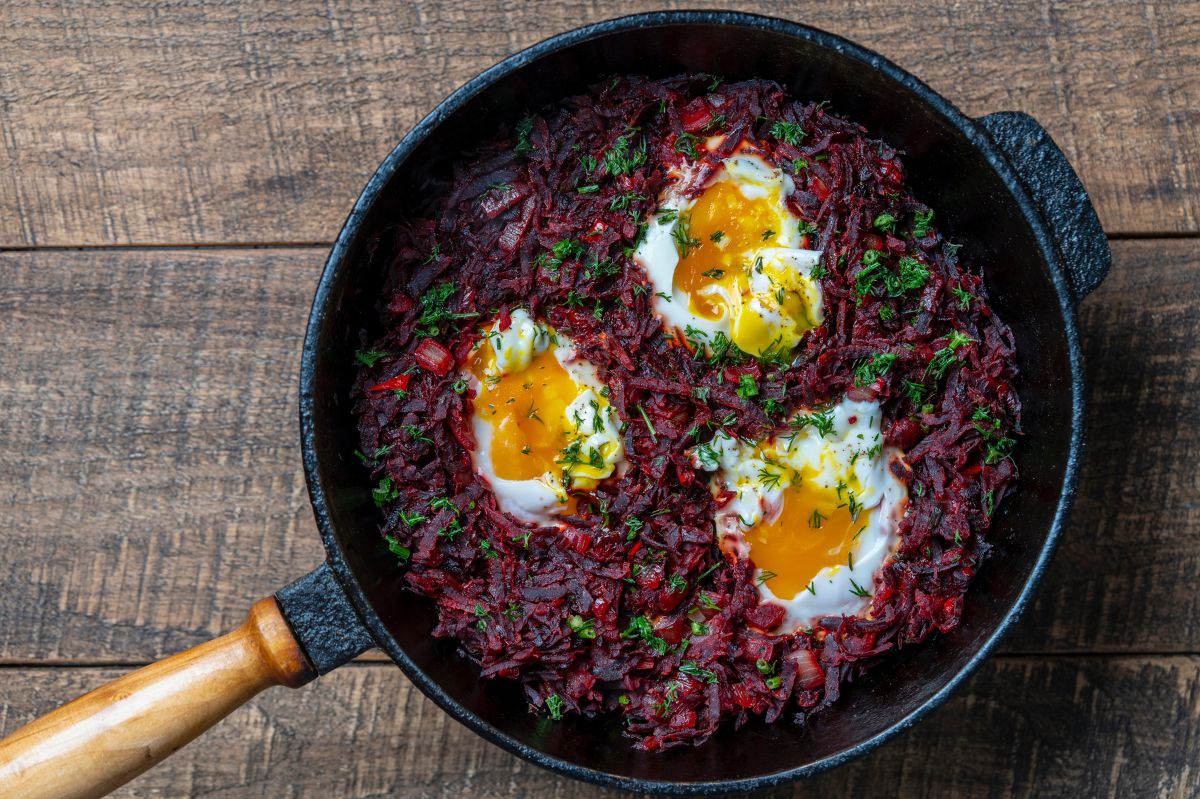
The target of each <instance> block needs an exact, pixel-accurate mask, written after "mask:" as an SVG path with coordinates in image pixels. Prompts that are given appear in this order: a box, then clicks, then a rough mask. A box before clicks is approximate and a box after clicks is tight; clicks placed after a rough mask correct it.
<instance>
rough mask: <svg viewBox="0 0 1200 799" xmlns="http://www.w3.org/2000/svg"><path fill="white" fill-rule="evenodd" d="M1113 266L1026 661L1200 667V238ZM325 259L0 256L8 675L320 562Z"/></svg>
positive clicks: (137, 656) (168, 642)
mask: <svg viewBox="0 0 1200 799" xmlns="http://www.w3.org/2000/svg"><path fill="white" fill-rule="evenodd" d="M1115 257H1116V263H1115V264H1114V267H1113V271H1112V275H1111V276H1110V277H1109V279H1108V281H1107V282H1106V283H1105V284H1104V286H1103V287H1102V288H1101V289H1100V290H1099V291H1098V292H1097V293H1096V294H1095V295H1093V296H1092V297H1091V298H1089V299H1088V300H1087V301H1086V302H1085V303H1084V306H1083V313H1082V325H1083V334H1084V344H1085V349H1086V357H1087V359H1088V370H1089V379H1090V386H1091V405H1090V413H1089V424H1090V428H1091V438H1090V441H1091V445H1090V449H1089V450H1088V453H1087V457H1086V459H1085V464H1084V470H1083V478H1082V482H1081V486H1080V497H1079V501H1078V502H1077V504H1076V510H1075V513H1074V515H1073V517H1072V522H1071V524H1070V526H1069V528H1068V530H1067V531H1066V534H1065V536H1064V540H1063V544H1062V546H1061V548H1060V550H1059V554H1058V557H1057V559H1056V561H1055V563H1054V565H1053V567H1052V569H1051V571H1050V574H1049V576H1048V579H1047V581H1046V583H1045V585H1044V586H1043V588H1042V591H1041V593H1040V596H1039V599H1038V602H1037V603H1036V605H1035V606H1034V608H1033V609H1032V611H1031V612H1030V613H1029V614H1028V615H1027V616H1026V617H1025V622H1024V623H1023V624H1022V625H1021V628H1020V629H1019V630H1018V631H1017V632H1016V634H1015V635H1014V636H1013V637H1012V638H1011V639H1009V642H1008V644H1007V646H1008V650H1009V651H1023V652H1097V651H1101V652H1179V653H1200V596H1197V595H1196V593H1195V592H1193V591H1190V590H1184V588H1183V587H1185V586H1190V585H1192V584H1193V583H1194V582H1195V580H1196V577H1197V574H1198V573H1200V505H1197V503H1196V497H1197V496H1200V476H1198V475H1200V473H1198V472H1197V470H1196V469H1195V468H1194V463H1195V462H1196V459H1197V458H1198V457H1200V424H1198V422H1197V420H1196V415H1195V407H1196V406H1195V402H1194V399H1193V398H1194V397H1195V396H1196V395H1197V392H1200V284H1198V283H1197V282H1196V280H1195V274H1196V272H1195V269H1196V261H1197V257H1196V255H1195V245H1194V242H1191V241H1186V240H1185V241H1130V242H1117V243H1115ZM322 258H323V252H322V251H321V250H319V249H316V248H308V249H291V250H288V249H272V250H256V249H243V250H215V251H214V250H205V251H190V250H152V251H144V250H132V251H89V252H33V253H7V254H0V341H4V342H5V343H6V345H5V346H4V347H3V348H0V397H2V398H3V407H4V412H3V413H0V518H4V519H6V520H8V521H7V523H8V529H7V534H8V537H7V544H8V546H7V549H6V554H5V557H4V558H3V559H0V663H5V662H6V663H10V664H22V663H34V662H36V663H70V662H76V663H79V662H84V663H143V662H147V661H149V660H153V659H156V658H160V657H163V656H164V655H168V654H171V653H172V652H175V651H178V650H180V649H183V648H186V647H189V646H194V645H196V644H197V643H200V642H201V641H203V640H206V639H208V638H210V637H212V636H214V635H216V634H219V633H220V632H222V631H223V630H226V629H229V628H230V627H232V626H233V625H235V624H237V623H238V621H239V620H240V619H241V617H242V615H243V614H244V613H245V611H246V608H247V607H249V605H250V603H251V602H252V601H253V600H254V599H256V598H257V597H259V596H263V595H265V594H267V593H270V592H271V591H272V590H274V589H276V588H278V587H280V586H281V585H283V584H284V583H285V582H287V581H289V580H291V579H293V578H295V577H298V576H299V575H301V574H303V573H304V572H305V571H307V570H308V569H310V568H312V567H313V566H314V565H316V564H317V563H318V562H319V560H320V558H321V556H322V552H321V548H320V545H319V542H318V539H317V536H316V531H315V528H314V525H313V523H312V520H311V514H310V511H309V508H308V500H307V495H306V492H305V489H304V481H303V477H302V474H301V469H300V457H299V452H298V443H297V438H298V435H297V424H296V421H295V402H296V397H295V385H296V373H297V370H298V367H299V351H300V344H301V333H302V329H303V326H304V320H305V317H306V314H307V310H308V305H309V298H310V291H311V289H312V287H313V286H315V284H316V279H317V275H318V272H319V269H320V264H321V261H322ZM376 657H378V656H376Z"/></svg>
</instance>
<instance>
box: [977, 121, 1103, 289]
mask: <svg viewBox="0 0 1200 799" xmlns="http://www.w3.org/2000/svg"><path fill="white" fill-rule="evenodd" d="M977 121H978V122H979V124H980V125H982V126H983V128H984V130H986V131H987V133H988V136H990V137H991V139H992V141H994V142H995V143H996V145H997V146H998V147H999V148H1000V149H1001V150H1002V151H1003V153H1004V156H1005V158H1006V159H1007V160H1008V162H1009V163H1010V164H1011V165H1012V167H1013V169H1014V170H1016V172H1017V175H1018V177H1019V179H1020V181H1021V183H1023V184H1024V186H1025V188H1026V189H1027V190H1028V191H1029V194H1030V196H1031V197H1032V199H1033V201H1034V203H1036V204H1037V206H1038V207H1039V208H1040V209H1041V213H1042V218H1043V219H1045V221H1046V224H1047V226H1048V228H1049V230H1050V235H1051V236H1052V237H1053V238H1054V243H1055V244H1056V245H1057V246H1058V250H1059V252H1060V253H1061V254H1062V257H1063V265H1064V266H1065V267H1066V270H1067V279H1068V281H1069V282H1070V284H1071V290H1072V293H1073V294H1074V296H1075V302H1076V303H1077V304H1078V303H1079V302H1080V301H1082V300H1083V298H1084V297H1086V296H1087V295H1088V294H1089V293H1090V292H1092V291H1093V290H1095V289H1096V288H1097V287H1098V286H1099V285H1100V284H1101V283H1102V282H1103V281H1104V278H1105V276H1107V275H1108V270H1109V269H1110V268H1111V267H1112V252H1111V251H1110V250H1109V248H1108V239H1107V238H1105V235H1104V228H1102V227H1101V226H1100V218H1099V217H1098V216H1096V209H1095V208H1093V207H1092V201H1091V199H1090V198H1089V197H1088V193H1087V189H1085V188H1084V186H1083V181H1081V180H1080V179H1079V175H1077V174H1075V170H1074V169H1073V168H1072V167H1071V162H1070V161H1068V160H1067V157H1066V156H1065V155H1063V151H1062V150H1061V149H1059V147H1058V145H1057V144H1055V143H1054V140H1053V139H1051V138H1050V134H1049V133H1047V132H1046V129H1045V128H1043V127H1042V126H1041V124H1039V123H1038V121H1037V120H1036V119H1034V118H1033V117H1031V116H1029V115H1028V114H1022V113H1020V112H1017V111H1001V112H999V113H995V114H988V115H987V116H985V117H981V118H980V119H978V120H977Z"/></svg>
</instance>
